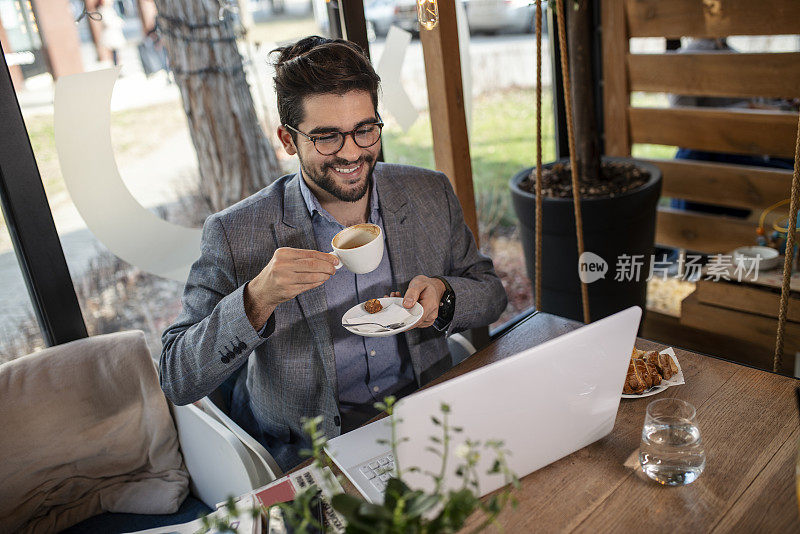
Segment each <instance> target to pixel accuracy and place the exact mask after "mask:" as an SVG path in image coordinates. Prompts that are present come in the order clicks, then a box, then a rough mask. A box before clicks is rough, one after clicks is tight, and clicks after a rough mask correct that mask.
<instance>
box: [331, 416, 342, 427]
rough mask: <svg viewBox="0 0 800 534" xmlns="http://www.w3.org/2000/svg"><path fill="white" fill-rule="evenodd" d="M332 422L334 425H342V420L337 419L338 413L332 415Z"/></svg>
mask: <svg viewBox="0 0 800 534" xmlns="http://www.w3.org/2000/svg"><path fill="white" fill-rule="evenodd" d="M333 424H334V425H336V426H341V425H342V420H341V419H339V416H338V415H334V416H333Z"/></svg>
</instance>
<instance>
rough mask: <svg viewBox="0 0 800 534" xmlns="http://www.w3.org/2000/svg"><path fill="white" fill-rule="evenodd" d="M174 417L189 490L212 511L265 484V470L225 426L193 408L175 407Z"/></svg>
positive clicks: (195, 407)
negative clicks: (228, 499)
mask: <svg viewBox="0 0 800 534" xmlns="http://www.w3.org/2000/svg"><path fill="white" fill-rule="evenodd" d="M172 417H173V419H174V420H175V427H176V428H177V430H178V440H179V441H180V445H181V454H182V455H183V461H184V463H185V464H186V470H187V471H189V477H190V480H189V490H190V491H191V493H192V495H194V496H195V497H197V498H198V499H200V500H201V501H203V502H204V503H205V504H206V505H207V506H208V507H209V508H212V509H213V508H214V507H215V506H216V505H217V504H218V503H221V502H223V501H225V500H226V499H227V498H228V497H231V496H233V497H238V496H239V495H243V494H245V493H247V492H249V491H251V490H253V489H256V488H260V487H261V486H263V485H264V484H266V482H264V474H263V468H262V467H261V466H258V465H256V464H255V463H254V461H253V457H252V454H251V452H250V450H249V449H248V448H247V447H246V446H245V445H244V444H243V443H242V441H241V439H240V437H239V436H237V435H236V434H235V433H234V432H232V431H230V430H229V429H228V428H226V426H225V425H224V424H222V423H220V422H219V421H217V420H216V419H215V418H214V417H212V416H211V415H209V414H207V413H206V412H204V411H203V410H201V409H200V408H198V407H197V406H194V405H192V404H189V405H186V406H172ZM247 437H249V436H247ZM250 439H252V438H250ZM270 480H272V479H270Z"/></svg>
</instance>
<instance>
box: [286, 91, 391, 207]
mask: <svg viewBox="0 0 800 534" xmlns="http://www.w3.org/2000/svg"><path fill="white" fill-rule="evenodd" d="M303 104H304V114H303V117H304V119H303V122H302V123H300V124H298V125H297V129H298V130H300V131H301V132H304V133H307V134H308V135H310V136H312V137H313V136H315V135H320V134H325V133H330V132H333V131H339V132H348V131H351V130H354V129H355V128H358V127H359V126H361V125H363V124H367V123H373V122H377V120H378V118H377V117H376V115H375V109H374V107H373V106H372V98H371V97H370V95H369V93H368V92H366V91H349V92H347V93H345V94H343V95H335V94H319V95H311V96H307V97H306V98H305V99H304V101H303ZM284 132H286V130H284ZM279 135H280V136H281V139H282V140H284V147H285V148H287V151H288V152H289V153H290V154H291V153H292V151H290V150H289V147H287V146H286V142H285V136H284V134H283V133H281V132H280V131H279ZM296 137H297V141H296V143H294V148H296V150H297V156H298V158H299V159H300V166H301V167H302V169H303V176H305V177H306V179H307V180H310V181H311V182H313V184H312V185H311V188H312V190H315V191H314V192H315V193H319V192H320V190H321V191H324V192H325V193H328V194H330V195H332V196H333V197H335V198H336V199H338V200H341V201H344V202H356V201H358V200H360V199H361V198H363V197H364V195H365V194H366V193H367V191H368V190H369V183H370V177H371V176H372V171H373V169H374V168H375V162H376V161H377V158H378V153H379V152H380V149H381V142H380V141H378V142H377V143H375V144H374V145H372V146H371V147H367V148H361V147H360V146H358V145H357V144H356V143H355V141H354V140H353V137H352V136H350V135H348V136H347V137H346V138H345V141H344V145H343V146H342V148H341V150H339V151H338V152H336V153H335V154H332V155H330V156H323V155H322V154H320V153H319V152H317V149H316V148H314V143H312V142H311V141H310V140H308V139H307V138H305V137H303V136H302V135H299V134H297V135H296ZM314 185H316V186H317V187H314Z"/></svg>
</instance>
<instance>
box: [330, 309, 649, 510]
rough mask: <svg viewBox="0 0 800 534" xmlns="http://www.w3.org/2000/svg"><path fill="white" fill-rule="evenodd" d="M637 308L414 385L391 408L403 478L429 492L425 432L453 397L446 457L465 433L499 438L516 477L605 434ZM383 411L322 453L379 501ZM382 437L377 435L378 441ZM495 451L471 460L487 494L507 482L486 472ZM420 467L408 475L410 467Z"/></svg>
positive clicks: (391, 462)
mask: <svg viewBox="0 0 800 534" xmlns="http://www.w3.org/2000/svg"><path fill="white" fill-rule="evenodd" d="M641 314H642V310H641V308H639V307H637V306H634V307H631V308H628V309H627V310H624V311H621V312H619V313H616V314H614V315H612V316H610V317H606V318H605V319H601V320H599V321H597V322H595V323H592V324H589V325H587V326H583V327H581V328H579V329H577V330H574V331H572V332H569V333H567V334H564V335H563V336H560V337H557V338H555V339H552V340H550V341H547V342H545V343H543V344H541V345H538V346H536V347H533V348H530V349H528V350H525V351H523V352H520V353H518V354H515V355H513V356H510V357H508V358H505V359H503V360H501V361H498V362H495V363H493V364H490V365H486V366H484V367H481V368H480V369H476V370H474V371H472V372H469V373H466V374H464V375H461V376H459V377H457V378H454V379H452V380H448V381H447V382H443V383H442V384H439V385H437V386H434V387H431V388H428V389H425V390H422V391H418V392H416V393H414V394H413V395H410V396H408V397H406V398H404V399H402V400H400V401H399V402H398V403H397V406H396V407H395V414H396V418H397V419H398V424H397V431H398V432H397V435H398V437H402V438H408V440H407V441H402V442H401V443H399V445H398V456H399V458H400V459H401V461H402V465H401V468H402V469H403V480H404V481H405V482H406V483H408V484H409V486H411V487H412V488H420V489H424V490H428V491H429V490H431V489H432V488H433V481H432V479H431V478H430V477H429V476H427V475H424V474H423V473H425V472H426V471H427V472H434V473H438V472H439V471H440V469H441V458H440V457H439V456H438V455H436V454H434V453H432V452H430V451H428V450H426V448H428V447H430V446H431V445H434V444H433V443H432V442H431V441H430V436H437V437H441V428H440V427H438V426H436V425H435V424H434V423H433V421H432V420H431V416H436V417H437V418H439V419H441V411H440V406H441V404H442V403H446V404H448V405H450V414H449V416H448V418H449V419H448V421H449V424H451V425H452V426H457V427H462V428H463V431H462V432H460V433H458V434H452V438H453V439H452V440H451V446H450V449H451V450H450V451H449V454H448V456H449V458H454V454H453V453H454V451H455V449H456V447H458V446H459V445H460V444H461V443H463V441H464V440H466V439H467V438H469V439H471V440H480V441H484V442H485V441H486V440H502V441H503V442H504V443H505V448H506V449H507V450H509V451H511V455H510V457H509V458H508V464H509V467H510V468H511V470H512V471H513V472H514V473H515V474H516V475H517V476H518V477H520V478H521V477H523V476H525V475H527V474H529V473H532V472H533V471H536V470H537V469H539V468H541V467H544V466H546V465H548V464H550V463H552V462H555V461H556V460H558V459H560V458H563V457H564V456H567V455H568V454H571V453H573V452H575V451H577V450H578V449H581V448H583V447H585V446H586V445H589V444H590V443H593V442H595V441H597V440H598V439H600V438H602V437H604V436H606V435H607V434H608V433H610V432H611V430H612V429H613V428H614V420H615V419H616V415H617V408H618V407H619V401H620V395H621V393H622V387H623V383H624V381H625V376H626V374H627V370H628V362H629V361H630V357H631V349H632V348H633V344H634V341H635V339H636V331H637V329H638V327H639V320H640V318H641ZM389 439H391V430H390V426H389V419H388V418H387V419H382V420H380V421H376V422H374V423H370V424H369V425H366V426H363V427H361V428H358V429H356V430H353V431H352V432H348V433H347V434H343V435H341V436H339V437H336V438H334V439H332V440H330V441H329V442H328V445H327V447H326V451H327V453H328V454H329V455H330V457H331V458H332V459H333V461H334V462H335V463H336V465H337V466H339V468H340V469H341V470H342V472H344V473H345V475H347V477H348V478H349V479H350V480H351V481H352V482H353V484H354V485H355V486H356V488H358V490H359V491H360V492H361V493H362V494H363V495H364V497H365V498H367V499H368V500H369V501H371V502H377V503H379V502H383V493H384V490H385V488H386V483H387V481H388V480H389V478H390V477H391V476H393V474H394V471H395V459H394V457H393V456H392V454H391V450H390V449H389V446H388V445H386V442H387V441H388V440H389ZM380 440H384V441H383V443H380V442H379V441H380ZM493 460H494V455H493V454H492V453H491V452H488V451H485V452H483V453H482V454H481V459H480V462H479V464H478V470H477V471H478V475H479V479H478V482H479V488H480V493H481V495H485V494H487V493H489V492H491V491H494V490H496V489H497V488H500V487H502V486H503V485H505V480H504V478H503V476H502V475H500V474H493V475H489V474H487V472H488V471H489V469H490V467H491V465H492V462H493ZM412 466H415V467H419V468H420V470H419V472H416V473H408V472H407V469H408V468H409V467H412ZM455 469H456V463H455V460H454V461H453V462H451V463H449V464H448V468H447V475H446V477H445V481H444V487H445V489H449V488H453V489H456V488H458V487H460V483H461V479H460V478H458V477H457V476H456V475H455Z"/></svg>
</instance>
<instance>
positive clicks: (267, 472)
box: [199, 397, 283, 488]
mask: <svg viewBox="0 0 800 534" xmlns="http://www.w3.org/2000/svg"><path fill="white" fill-rule="evenodd" d="M199 404H200V408H202V409H203V411H204V412H205V413H206V414H208V415H210V416H211V417H213V418H214V419H215V420H216V421H218V422H219V423H221V424H222V425H224V426H225V428H227V429H228V430H229V431H230V432H232V433H233V434H234V435H235V436H236V437H237V438H238V439H239V441H240V442H241V443H242V445H243V446H244V447H245V449H246V450H247V453H248V456H249V458H250V460H251V462H252V464H253V468H254V469H255V478H254V480H253V483H254V484H255V487H257V488H259V487H261V486H265V485H266V484H269V483H270V482H272V481H273V480H275V479H276V478H280V477H282V476H283V471H282V470H281V468H280V467H279V466H278V463H277V462H276V461H275V459H274V458H273V457H272V455H271V454H270V453H269V452H268V451H267V449H265V448H264V446H263V445H261V444H260V443H259V442H258V441H256V440H255V439H254V438H253V437H252V436H251V435H250V434H248V433H247V432H245V431H244V430H243V429H242V427H240V426H239V425H237V424H236V423H235V422H234V421H233V420H232V419H231V418H230V417H228V415H227V414H226V413H225V412H224V411H223V410H222V409H221V408H220V407H219V406H217V405H216V404H215V403H214V402H213V401H212V400H211V398H209V397H203V399H201V400H200V403H199Z"/></svg>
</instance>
